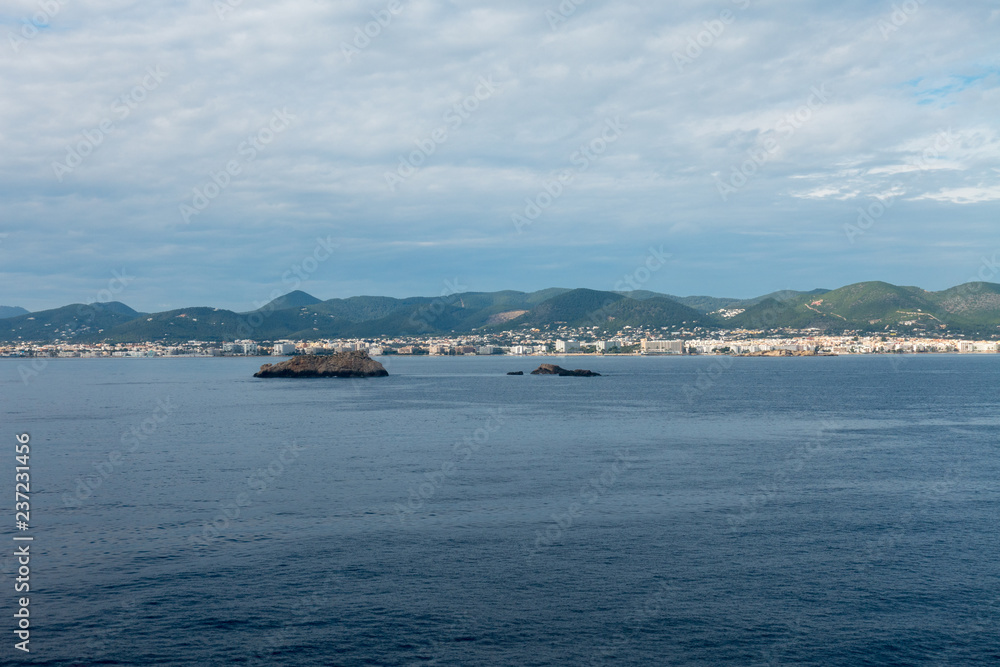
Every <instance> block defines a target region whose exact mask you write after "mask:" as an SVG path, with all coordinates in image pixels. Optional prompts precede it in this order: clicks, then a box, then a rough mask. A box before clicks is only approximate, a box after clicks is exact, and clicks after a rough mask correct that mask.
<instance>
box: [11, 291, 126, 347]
mask: <svg viewBox="0 0 1000 667" xmlns="http://www.w3.org/2000/svg"><path fill="white" fill-rule="evenodd" d="M141 315H142V313H139V312H136V311H134V310H132V309H131V308H129V307H128V306H126V305H125V304H123V303H119V302H117V301H112V302H110V303H91V304H85V303H74V304H71V305H69V306H63V307H62V308H53V309H51V310H42V311H39V312H37V313H27V314H25V315H18V316H16V317H9V318H6V319H4V320H2V321H0V340H7V341H43V342H54V341H73V342H76V341H90V340H97V339H100V338H101V337H102V336H103V335H104V334H105V333H106V332H107V331H110V330H111V329H113V328H114V327H116V326H118V325H120V324H123V323H125V322H129V321H131V320H134V319H135V318H137V317H140V316H141Z"/></svg>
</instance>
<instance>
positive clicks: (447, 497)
mask: <svg viewBox="0 0 1000 667" xmlns="http://www.w3.org/2000/svg"><path fill="white" fill-rule="evenodd" d="M541 361H543V360H541V359H538V358H527V359H526V358H509V357H508V358H417V359H405V358H397V359H392V361H391V362H389V363H388V368H389V371H390V373H392V375H391V376H390V377H388V378H383V379H372V380H357V381H352V380H257V379H254V378H252V377H251V375H252V373H253V371H254V370H256V367H257V366H258V365H259V364H260V363H262V360H260V359H148V360H147V359H95V360H87V359H65V360H51V361H50V362H49V363H48V365H47V366H46V367H45V368H44V369H43V370H42V371H41V372H40V373H39V374H38V375H37V376H32V377H29V379H28V381H27V382H24V381H23V380H22V378H21V376H20V374H19V372H18V368H19V367H20V366H22V365H24V364H26V363H27V362H25V361H20V360H2V361H0V397H2V405H0V415H2V418H0V430H2V432H0V438H2V440H0V442H4V443H6V444H4V445H3V446H2V448H0V451H6V452H7V454H6V455H4V456H3V457H0V462H2V465H0V488H2V489H4V493H3V497H5V498H8V500H9V502H7V503H5V504H4V506H3V507H4V508H6V509H3V512H5V513H6V514H7V515H8V517H7V519H6V524H5V528H4V532H3V537H2V538H0V539H3V540H4V541H6V544H7V545H6V546H3V549H2V552H0V566H2V569H3V570H4V572H3V577H2V585H0V611H2V614H0V615H2V617H3V618H6V619H7V620H6V621H0V638H2V641H3V645H2V646H0V661H2V662H4V664H20V663H28V662H30V663H31V664H36V665H76V664H81V665H92V664H100V665H216V664H217V665H229V664H233V665H240V664H244V665H589V664H609V665H610V664H638V665H783V664H788V665H793V664H803V665H918V664H926V665H950V664H954V665H969V664H984V665H985V664H998V663H1000V632H998V631H1000V558H998V554H1000V531H998V529H997V527H998V520H1000V493H998V481H997V480H998V479H1000V444H998V433H1000V431H998V426H1000V391H998V388H1000V356H976V357H972V356H962V357H959V356H914V357H905V358H900V357H894V358H891V359H890V358H884V357H838V358H811V359H810V358H801V359H761V358H746V359H728V358H723V359H718V358H621V359H616V358H574V359H571V360H569V362H567V363H566V364H564V365H569V366H571V367H584V368H592V369H594V370H596V371H599V372H601V373H603V374H604V376H603V377H599V378H560V377H536V376H530V375H526V376H524V377H508V376H506V375H505V373H506V372H507V371H509V370H524V371H530V370H532V369H533V368H534V367H535V366H536V365H537V364H538V363H540V362H541ZM25 431H26V432H28V433H30V434H31V438H32V454H31V480H32V491H33V493H32V500H31V502H32V507H33V509H32V529H31V534H32V535H34V536H35V541H34V542H33V543H32V547H31V548H32V553H33V558H32V561H31V575H30V576H31V605H30V609H31V623H32V625H31V628H32V634H31V643H30V647H31V653H30V655H25V654H22V653H21V652H19V651H15V650H14V648H13V644H14V642H15V641H16V639H15V637H14V634H13V629H14V619H13V617H12V614H13V611H14V610H15V608H16V607H15V604H16V598H17V597H18V596H17V595H16V594H15V593H14V590H13V577H14V576H15V575H14V567H15V564H14V562H13V560H12V559H11V557H10V554H12V553H13V544H14V542H13V541H12V540H11V538H12V537H13V536H14V535H15V534H17V531H15V530H14V528H13V521H14V517H13V514H14V508H13V488H14V466H15V461H14V444H15V443H14V435H15V434H16V433H20V432H25Z"/></svg>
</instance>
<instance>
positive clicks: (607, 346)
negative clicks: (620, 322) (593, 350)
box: [596, 340, 618, 352]
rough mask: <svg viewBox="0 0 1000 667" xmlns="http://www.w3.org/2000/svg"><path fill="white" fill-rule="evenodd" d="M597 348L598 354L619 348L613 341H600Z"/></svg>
mask: <svg viewBox="0 0 1000 667" xmlns="http://www.w3.org/2000/svg"><path fill="white" fill-rule="evenodd" d="M596 347H597V351H598V352H607V351H608V350H613V349H615V348H616V347H618V343H616V342H615V341H613V340H599V341H597V345H596Z"/></svg>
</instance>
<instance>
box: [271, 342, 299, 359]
mask: <svg viewBox="0 0 1000 667" xmlns="http://www.w3.org/2000/svg"><path fill="white" fill-rule="evenodd" d="M271 354H273V355H275V356H277V357H286V356H288V355H290V354H295V343H275V344H274V347H273V348H272V349H271Z"/></svg>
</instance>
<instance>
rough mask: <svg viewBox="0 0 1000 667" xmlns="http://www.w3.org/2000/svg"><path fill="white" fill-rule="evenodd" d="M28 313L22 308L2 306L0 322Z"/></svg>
mask: <svg viewBox="0 0 1000 667" xmlns="http://www.w3.org/2000/svg"><path fill="white" fill-rule="evenodd" d="M28 313H29V311H28V310H26V309H24V308H21V307H20V306H0V320H5V319H7V318H8V317H17V316H18V315H27V314H28Z"/></svg>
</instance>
